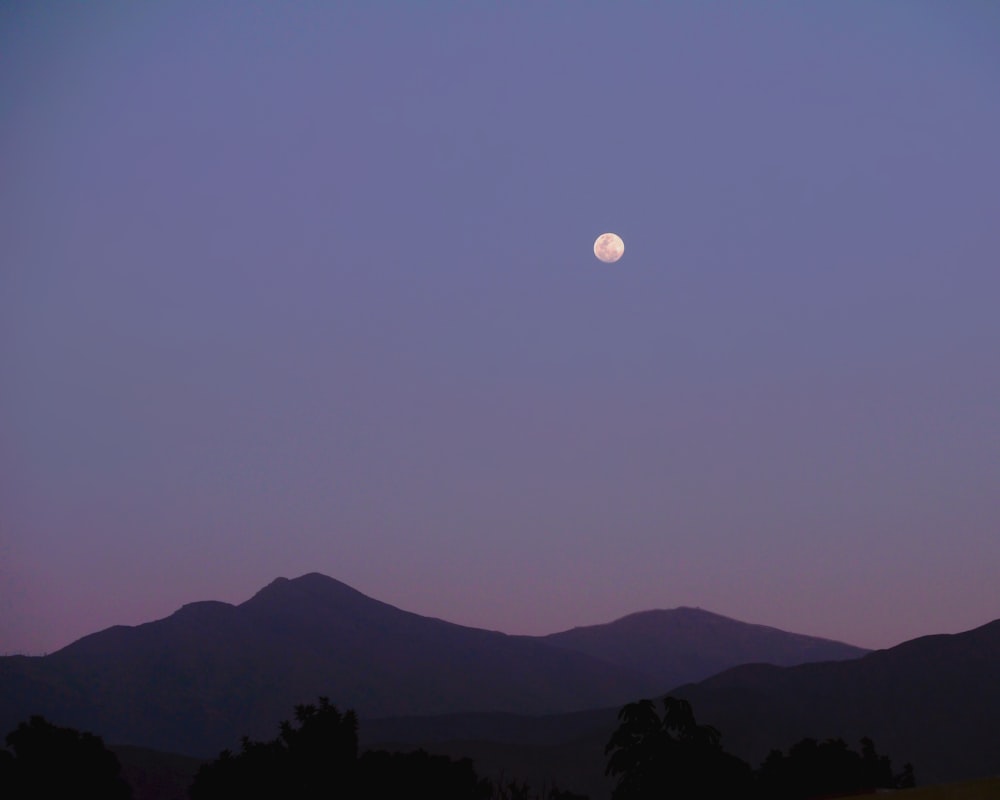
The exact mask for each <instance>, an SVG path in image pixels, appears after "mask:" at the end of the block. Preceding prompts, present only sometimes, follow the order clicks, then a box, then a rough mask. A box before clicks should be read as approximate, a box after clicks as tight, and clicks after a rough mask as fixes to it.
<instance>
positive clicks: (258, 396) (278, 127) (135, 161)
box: [0, 0, 1000, 653]
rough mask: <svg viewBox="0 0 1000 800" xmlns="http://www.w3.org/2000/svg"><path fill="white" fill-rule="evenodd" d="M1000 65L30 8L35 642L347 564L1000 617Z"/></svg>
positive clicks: (272, 9) (57, 641)
mask: <svg viewBox="0 0 1000 800" xmlns="http://www.w3.org/2000/svg"><path fill="white" fill-rule="evenodd" d="M998 40H1000V5H998V4H996V3H990V2H976V1H975V0H969V2H946V1H945V0H941V2H918V1H916V0H913V1H910V0H905V1H904V0H899V1H898V2H881V3H869V2H861V1H860V0H859V1H858V2H840V3H827V4H815V3H813V4H798V3H791V2H788V3H783V2H777V3H768V4H736V3H696V2H685V3H681V2H676V3H656V4H645V3H643V4H640V3H620V4H619V3H614V4H612V3H582V2H579V3H578V2H574V3H570V2H564V3H557V2H551V3H544V4H543V3H529V2H512V3H503V4H501V3H490V4H487V3H433V4H432V3H426V4H424V3H419V4H418V3H407V4H404V3H392V4H390V3H362V2H343V3H329V2H305V1H303V2H297V3H222V2H190V3H112V2H108V3H97V4H90V3H86V4H85V3H58V2H50V3H9V4H5V5H4V6H3V7H2V8H0V54H2V55H0V652H3V653H13V652H27V653H41V652H46V651H52V650H54V649H57V648H59V647H62V646H64V645H66V644H68V643H69V642H70V641H72V640H74V639H76V638H78V637H80V636H82V635H85V634H87V633H91V632H93V631H96V630H99V629H102V628H105V627H108V626H110V625H113V624H119V623H120V624H138V623H141V622H145V621H148V620H151V619H156V618H159V617H163V616H166V615H168V614H170V613H172V612H173V611H174V610H176V609H177V608H178V607H179V606H181V605H182V604H184V603H187V602H191V601H195V600H206V599H216V600H225V601H228V602H242V601H243V600H246V599H247V598H248V597H250V596H251V595H252V594H253V593H254V592H255V591H256V590H257V589H259V588H261V587H262V586H264V585H265V584H267V583H268V582H270V581H271V580H272V579H274V578H275V577H278V576H286V577H296V576H298V575H300V574H303V573H306V572H311V571H318V572H323V573H325V574H327V575H330V576H332V577H334V578H337V579H338V580H342V581H344V582H346V583H348V584H350V585H351V586H353V587H355V588H356V589H359V590H360V591H362V592H365V593H366V594H369V595H371V596H374V597H376V598H378V599H380V600H384V601H386V602H389V603H392V604H393V605H397V606H400V607H402V608H405V609H407V610H410V611H415V612H418V613H421V614H426V615H431V616H437V617H441V618H444V619H447V620H450V621H453V622H458V623H463V624H468V625H475V626H479V627H487V628H493V629H498V630H502V631H506V632H508V633H550V632H553V631H556V630H561V629H565V628H569V627H572V626H575V625H585V624H593V623H599V622H607V621H610V620H612V619H615V618H617V617H619V616H622V615H624V614H626V613H630V612H633V611H638V610H642V609H647V608H670V607H674V606H678V605H696V606H701V607H703V608H706V609H709V610H712V611H716V612H718V613H722V614H726V615H728V616H733V617H736V618H739V619H743V620H746V621H750V622H759V623H764V624H769V625H775V626H777V627H781V628H785V629H788V630H793V631H798V632H803V633H810V634H815V635H820V636H828V637H832V638H837V639H842V640H846V641H849V642H852V643H854V644H859V645H864V646H869V647H882V646H890V645H893V644H897V643H898V642H900V641H903V640H904V639H908V638H912V637H915V636H918V635H923V634H927V633H939V632H955V631H960V630H965V629H968V628H971V627H975V626H977V625H980V624H982V623H985V622H987V621H989V620H992V619H995V618H997V617H1000V580H998V579H997V575H998V574H1000V490H998V487H1000V145H998V143H1000V49H998V47H997V41H998ZM605 231H615V232H617V233H619V234H620V235H621V236H622V238H623V239H624V240H625V245H626V251H625V256H624V258H623V259H622V260H621V261H619V262H618V263H617V264H613V265H606V264H602V263H600V262H598V261H597V260H596V259H595V258H594V256H593V253H592V250H591V248H592V244H593V241H594V238H595V237H596V236H597V235H598V234H600V233H603V232H605Z"/></svg>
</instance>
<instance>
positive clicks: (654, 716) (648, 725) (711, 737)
mask: <svg viewBox="0 0 1000 800" xmlns="http://www.w3.org/2000/svg"><path fill="white" fill-rule="evenodd" d="M618 719H619V722H620V725H619V726H618V729H617V730H615V732H614V733H613V734H612V736H611V739H610V740H609V741H608V744H607V747H605V753H606V754H608V755H609V758H608V764H607V768H606V769H605V774H607V775H612V776H615V777H616V778H617V782H616V784H615V788H614V793H613V795H612V797H613V800H647V798H663V797H673V798H678V800H687V799H688V798H691V799H700V798H706V799H707V798H716V797H725V796H737V795H743V794H746V793H747V792H748V791H749V790H750V788H751V786H752V774H753V773H752V770H751V769H750V766H749V765H748V764H746V763H745V762H743V761H741V760H740V759H738V758H736V757H735V756H733V755H731V754H729V753H727V752H725V751H724V750H723V749H722V746H721V744H720V739H721V736H720V734H719V732H718V731H717V730H716V729H715V728H713V727H711V726H710V725H698V724H697V722H696V721H695V718H694V712H693V711H692V710H691V705H690V704H689V703H688V702H687V701H686V700H680V699H678V698H675V697H666V698H664V700H663V716H662V717H661V716H660V715H659V714H658V713H657V711H656V706H655V704H654V703H653V701H652V700H640V701H638V702H636V703H629V704H628V705H626V706H624V707H623V708H622V710H621V711H620V712H619V714H618Z"/></svg>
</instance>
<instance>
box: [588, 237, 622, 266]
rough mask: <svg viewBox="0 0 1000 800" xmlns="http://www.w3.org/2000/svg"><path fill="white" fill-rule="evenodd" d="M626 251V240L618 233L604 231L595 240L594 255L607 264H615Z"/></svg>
mask: <svg viewBox="0 0 1000 800" xmlns="http://www.w3.org/2000/svg"><path fill="white" fill-rule="evenodd" d="M624 252H625V242H623V241H622V237H621V236H619V235H618V234H617V233H602V234H601V235H600V236H598V237H597V241H596V242H594V255H595V256H597V257H598V258H599V259H600V260H601V261H603V262H604V263H605V264H613V263H614V262H616V261H617V260H618V259H619V258H621V257H622V253H624Z"/></svg>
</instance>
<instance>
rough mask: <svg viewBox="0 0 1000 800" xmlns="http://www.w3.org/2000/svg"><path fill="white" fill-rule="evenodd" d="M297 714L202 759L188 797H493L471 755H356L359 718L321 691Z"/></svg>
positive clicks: (452, 799)
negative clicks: (235, 749) (273, 730)
mask: <svg viewBox="0 0 1000 800" xmlns="http://www.w3.org/2000/svg"><path fill="white" fill-rule="evenodd" d="M295 721H296V723H298V724H297V725H293V724H292V723H290V722H282V723H281V725H280V734H279V735H278V738H276V739H274V740H272V741H270V742H255V741H251V740H250V739H248V738H246V737H244V738H243V741H242V746H241V749H240V752H239V753H237V754H233V753H232V752H230V751H228V750H226V751H223V752H222V753H221V754H220V755H219V758H217V759H216V760H215V761H213V762H211V763H210V764H206V765H203V766H202V767H201V769H200V770H199V771H198V774H197V775H196V776H195V780H194V783H193V784H192V785H191V789H190V796H191V798H192V800H217V799H218V798H230V797H239V798H284V797H295V798H303V800H311V799H312V798H320V797H322V798H350V799H351V800H354V799H355V798H356V799H357V800H368V798H371V800H376V798H377V799H378V800H382V798H386V797H401V796H409V795H411V794H413V793H414V792H416V791H418V790H419V791H420V792H421V793H423V794H427V795H430V796H433V797H435V798H438V799H439V800H476V798H484V799H485V798H488V797H489V796H490V784H489V782H488V781H480V780H479V778H478V777H477V776H476V773H475V770H474V769H473V767H472V762H471V761H469V760H468V759H463V760H461V761H453V760H452V759H450V758H448V757H446V756H432V755H429V754H428V753H425V752H423V751H422V750H421V751H416V752H413V753H405V754H404V753H387V752H384V751H373V752H368V753H365V754H364V755H363V756H361V757H360V758H359V757H358V720H357V717H356V716H355V714H354V712H353V711H347V712H345V713H341V712H340V711H339V710H338V709H337V708H336V706H333V705H331V704H330V701H329V700H328V699H327V698H325V697H321V698H320V699H319V705H318V706H317V705H302V706H296V708H295Z"/></svg>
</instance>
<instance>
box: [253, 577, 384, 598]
mask: <svg viewBox="0 0 1000 800" xmlns="http://www.w3.org/2000/svg"><path fill="white" fill-rule="evenodd" d="M359 600H366V601H370V602H377V601H375V600H372V599H371V598H370V597H368V596H367V595H365V594H362V593H361V592H359V591H358V590H357V589H354V588H352V587H350V586H348V585H347V584H346V583H342V582H341V581H338V580H336V579H335V578H331V577H329V576H328V575H323V574H322V573H319V572H309V573H306V574H305V575H300V576H299V577H298V578H284V577H281V578H275V579H274V580H273V581H271V582H270V583H269V584H268V585H267V586H265V587H264V588H263V589H261V590H260V591H259V592H257V593H256V594H255V595H254V596H253V597H251V598H250V599H249V600H247V601H246V602H245V603H243V605H249V606H251V607H253V606H259V605H273V604H283V603H287V602H316V603H322V602H331V601H335V602H344V601H354V602H357V601H359Z"/></svg>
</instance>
